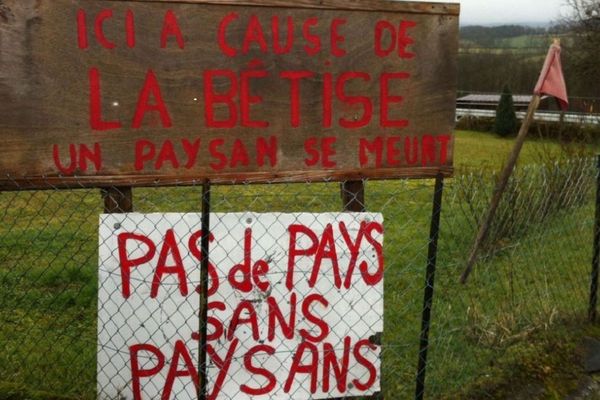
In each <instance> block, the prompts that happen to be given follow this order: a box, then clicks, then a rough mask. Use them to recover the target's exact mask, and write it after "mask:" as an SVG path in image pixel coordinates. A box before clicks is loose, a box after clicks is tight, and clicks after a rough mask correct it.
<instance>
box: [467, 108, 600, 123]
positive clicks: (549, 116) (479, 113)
mask: <svg viewBox="0 0 600 400" xmlns="http://www.w3.org/2000/svg"><path fill="white" fill-rule="evenodd" d="M516 114H517V118H519V119H523V118H525V114H526V112H524V111H517V113H516ZM495 116H496V111H495V110H479V109H471V108H457V109H456V121H458V120H460V119H461V118H463V117H480V118H494V117H495ZM535 119H536V120H538V121H548V122H559V121H560V120H561V113H560V112H552V111H538V112H536V113H535ZM563 121H564V122H570V123H575V124H591V125H598V124H600V114H587V113H565V114H564V117H563Z"/></svg>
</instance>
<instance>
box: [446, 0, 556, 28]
mask: <svg viewBox="0 0 600 400" xmlns="http://www.w3.org/2000/svg"><path fill="white" fill-rule="evenodd" d="M442 2H443V1H442ZM447 2H448V3H460V4H461V17H460V20H461V25H475V24H483V25H487V24H503V23H509V22H534V23H548V22H551V21H554V20H556V19H558V17H559V16H560V13H561V8H563V5H564V3H565V0H448V1H447ZM563 11H564V10H563Z"/></svg>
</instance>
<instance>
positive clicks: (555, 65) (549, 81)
mask: <svg viewBox="0 0 600 400" xmlns="http://www.w3.org/2000/svg"><path fill="white" fill-rule="evenodd" d="M533 93H534V94H537V95H542V94H547V95H550V96H554V97H556V98H557V99H558V101H559V103H560V107H561V108H562V109H563V111H566V110H567V109H568V108H569V98H568V97H567V85H566V84H565V77H564V76H563V72H562V63H561V62H560V45H559V44H558V42H555V43H554V44H553V45H552V46H550V50H548V55H547V56H546V62H545V63H544V68H543V69H542V73H541V75H540V79H539V80H538V83H537V85H535V89H534V91H533Z"/></svg>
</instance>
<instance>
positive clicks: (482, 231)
mask: <svg viewBox="0 0 600 400" xmlns="http://www.w3.org/2000/svg"><path fill="white" fill-rule="evenodd" d="M539 105H540V96H539V95H537V94H536V95H534V96H533V98H532V99H531V102H530V103H529V109H528V110H527V116H526V117H525V120H524V121H523V124H522V125H521V129H520V130H519V135H518V136H517V140H516V142H515V146H514V147H513V150H512V152H511V153H510V156H509V158H508V162H507V163H506V166H505V167H504V170H503V171H502V175H501V176H500V180H499V181H498V183H497V184H496V189H495V190H494V195H493V197H492V201H491V203H490V206H489V208H488V211H487V213H486V216H485V219H484V221H483V223H482V224H481V226H480V227H479V232H478V233H477V237H476V238H475V242H474V243H473V247H472V249H471V254H470V255H469V260H468V261H467V267H466V268H465V271H464V272H463V274H462V276H461V277H460V282H461V283H462V284H465V283H466V282H467V279H469V275H470V274H471V271H472V270H473V266H474V265H475V262H476V261H477V253H478V252H479V248H480V247H481V244H482V243H483V241H484V240H485V238H486V236H487V234H488V231H489V230H490V226H491V225H492V222H493V220H494V216H495V215H496V210H497V209H498V205H499V204H500V200H502V196H503V195H504V190H505V189H506V185H507V184H508V180H509V179H510V176H511V175H512V172H513V169H514V168H515V165H516V163H517V159H518V158H519V154H520V153H521V149H522V148H523V144H524V143H525V138H526V137H527V132H528V131H529V127H530V126H531V122H532V121H533V117H534V115H535V112H536V110H537V109H538V107H539Z"/></svg>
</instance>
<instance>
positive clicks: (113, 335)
mask: <svg viewBox="0 0 600 400" xmlns="http://www.w3.org/2000/svg"><path fill="white" fill-rule="evenodd" d="M200 227H201V216H200V214H106V215H101V216H100V231H99V291H98V398H99V399H116V398H118V399H134V400H138V399H159V398H160V399H178V400H182V399H196V398H197V390H198V389H197V385H198V382H199V379H198V364H199V347H200V346H199V344H200V341H199V326H200V324H199V304H200V296H199V294H198V291H199V289H198V287H199V286H198V285H199V282H200V259H201V252H200V237H201V234H202V232H201V230H200ZM209 253H210V266H209V291H208V294H209V298H208V301H209V309H208V335H207V341H208V344H207V349H206V351H207V355H206V357H207V362H208V366H207V375H208V378H207V379H208V382H207V385H208V393H209V396H208V398H209V399H215V400H216V399H234V398H235V399H236V400H243V399H290V398H294V399H325V398H332V397H345V396H362V395H369V394H373V393H375V392H377V391H379V390H380V347H379V346H377V345H375V344H373V343H372V340H369V339H370V338H371V337H373V336H374V335H375V334H376V333H378V332H382V331H383V264H384V260H383V217H382V216H381V214H370V213H330V214H308V213H301V214H278V213H270V214H252V213H238V214H211V243H210V250H209Z"/></svg>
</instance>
